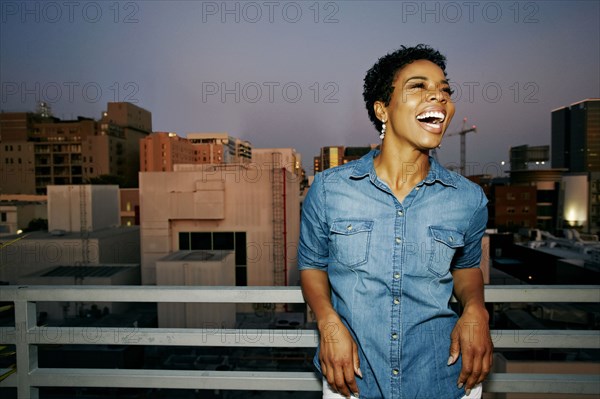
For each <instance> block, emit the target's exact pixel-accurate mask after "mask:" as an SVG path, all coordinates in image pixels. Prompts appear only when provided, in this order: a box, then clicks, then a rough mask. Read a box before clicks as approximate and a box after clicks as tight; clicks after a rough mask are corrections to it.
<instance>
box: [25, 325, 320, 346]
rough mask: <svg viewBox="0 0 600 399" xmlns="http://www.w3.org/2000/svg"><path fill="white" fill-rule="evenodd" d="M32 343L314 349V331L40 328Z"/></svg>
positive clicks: (35, 333) (315, 339) (32, 337)
mask: <svg viewBox="0 0 600 399" xmlns="http://www.w3.org/2000/svg"><path fill="white" fill-rule="evenodd" d="M28 334H29V335H30V336H29V337H28V338H29V343H30V344H75V345H77V344H84V345H157V346H223V347H285V348H314V347H316V346H317V342H318V335H317V333H316V331H313V330H299V329H298V330H291V329H286V330H280V329H277V330H275V329H235V330H234V329H222V330H220V329H205V328H204V329H203V328H133V327H126V328H125V327H102V328H95V327H86V328H81V327H38V328H36V329H35V330H31V331H30V332H29V333H28Z"/></svg>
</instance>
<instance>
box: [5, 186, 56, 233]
mask: <svg viewBox="0 0 600 399" xmlns="http://www.w3.org/2000/svg"><path fill="white" fill-rule="evenodd" d="M46 201H47V200H46V196H43V195H39V196H38V195H0V237H2V236H10V235H15V234H18V233H19V232H22V231H25V230H26V229H27V228H28V227H29V226H30V223H32V222H35V221H41V220H46V219H48V214H47V202H46Z"/></svg>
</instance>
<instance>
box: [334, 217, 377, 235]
mask: <svg viewBox="0 0 600 399" xmlns="http://www.w3.org/2000/svg"><path fill="white" fill-rule="evenodd" d="M371 230H373V221H372V220H336V221H335V222H333V223H332V224H331V231H332V232H333V233H337V234H345V235H350V234H356V233H362V232H365V231H371Z"/></svg>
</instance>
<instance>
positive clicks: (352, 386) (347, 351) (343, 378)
mask: <svg viewBox="0 0 600 399" xmlns="http://www.w3.org/2000/svg"><path fill="white" fill-rule="evenodd" d="M319 334H320V341H321V342H320V352H319V361H320V363H321V371H322V372H323V376H324V377H325V379H326V380H327V382H328V383H329V385H330V387H331V388H332V389H333V390H335V391H337V392H338V393H340V394H342V395H344V396H346V397H349V396H350V395H351V394H353V395H354V396H358V386H357V385H356V379H355V377H354V376H355V375H358V376H359V377H361V378H362V374H361V372H360V368H359V366H360V361H359V359H358V348H357V346H356V343H355V342H354V339H352V336H351V335H350V332H349V331H348V329H347V328H346V326H345V325H344V324H343V323H342V321H341V320H340V319H339V317H337V316H333V317H330V318H328V320H324V321H321V322H319Z"/></svg>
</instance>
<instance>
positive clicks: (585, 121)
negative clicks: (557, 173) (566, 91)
mask: <svg viewBox="0 0 600 399" xmlns="http://www.w3.org/2000/svg"><path fill="white" fill-rule="evenodd" d="M552 167H553V168H567V169H568V170H569V172H574V173H578V172H600V98H592V99H587V100H583V101H579V102H577V103H574V104H571V105H570V106H567V107H562V108H558V109H555V110H553V111H552Z"/></svg>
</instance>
